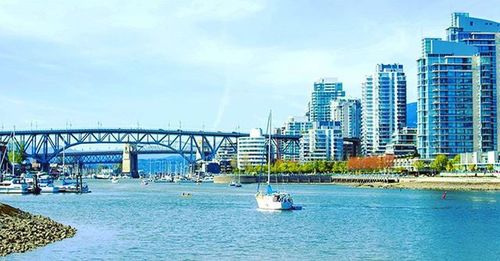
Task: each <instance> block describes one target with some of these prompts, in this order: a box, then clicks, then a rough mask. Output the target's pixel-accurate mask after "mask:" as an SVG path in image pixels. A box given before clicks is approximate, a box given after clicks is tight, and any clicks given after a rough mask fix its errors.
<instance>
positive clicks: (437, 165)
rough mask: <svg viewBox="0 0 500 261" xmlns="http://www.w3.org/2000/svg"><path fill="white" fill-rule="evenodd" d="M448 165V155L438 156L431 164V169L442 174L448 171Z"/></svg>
mask: <svg viewBox="0 0 500 261" xmlns="http://www.w3.org/2000/svg"><path fill="white" fill-rule="evenodd" d="M447 164H448V157H446V155H442V154H439V155H437V156H436V158H435V159H434V161H432V163H431V166H430V167H431V169H432V170H434V171H436V172H441V171H443V170H445V169H446V165H447Z"/></svg>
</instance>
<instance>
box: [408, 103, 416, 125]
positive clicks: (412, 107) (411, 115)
mask: <svg viewBox="0 0 500 261" xmlns="http://www.w3.org/2000/svg"><path fill="white" fill-rule="evenodd" d="M406 126H408V127H410V128H416V127H417V103H416V102H412V103H408V104H406Z"/></svg>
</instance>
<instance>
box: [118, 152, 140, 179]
mask: <svg viewBox="0 0 500 261" xmlns="http://www.w3.org/2000/svg"><path fill="white" fill-rule="evenodd" d="M122 172H123V174H126V175H130V176H131V177H132V178H139V170H138V157H137V147H136V146H134V145H131V144H125V148H124V149H123V160H122Z"/></svg>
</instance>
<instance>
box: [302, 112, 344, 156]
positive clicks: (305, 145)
mask: <svg viewBox="0 0 500 261" xmlns="http://www.w3.org/2000/svg"><path fill="white" fill-rule="evenodd" d="M342 150H343V138H342V129H341V124H340V122H338V121H324V122H313V127H312V128H311V129H309V130H308V131H307V132H306V133H305V134H303V135H302V138H301V140H300V161H302V162H306V161H317V160H342V158H343V151H342Z"/></svg>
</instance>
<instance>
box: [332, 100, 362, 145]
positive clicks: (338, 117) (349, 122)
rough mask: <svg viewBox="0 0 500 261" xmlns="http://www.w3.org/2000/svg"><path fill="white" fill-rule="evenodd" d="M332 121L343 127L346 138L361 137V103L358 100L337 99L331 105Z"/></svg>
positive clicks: (343, 134)
mask: <svg viewBox="0 0 500 261" xmlns="http://www.w3.org/2000/svg"><path fill="white" fill-rule="evenodd" d="M330 110H331V113H330V115H331V118H332V121H339V122H340V123H341V125H342V136H343V137H344V138H359V137H361V101H360V100H358V99H336V100H333V101H332V102H331V104H330Z"/></svg>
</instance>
